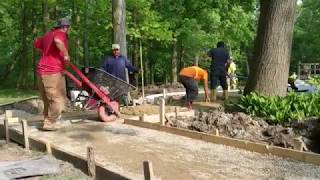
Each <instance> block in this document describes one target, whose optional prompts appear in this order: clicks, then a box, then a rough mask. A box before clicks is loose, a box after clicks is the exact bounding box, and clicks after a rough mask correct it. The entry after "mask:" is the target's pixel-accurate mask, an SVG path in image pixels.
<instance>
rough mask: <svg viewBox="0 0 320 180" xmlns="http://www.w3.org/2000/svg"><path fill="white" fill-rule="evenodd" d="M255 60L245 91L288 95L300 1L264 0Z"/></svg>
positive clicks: (261, 1) (251, 66) (262, 0)
mask: <svg viewBox="0 0 320 180" xmlns="http://www.w3.org/2000/svg"><path fill="white" fill-rule="evenodd" d="M260 4H261V6H260V7H261V8H260V17H259V26H258V34H257V37H256V42H255V43H256V45H255V51H254V56H253V58H254V59H253V61H251V63H250V75H249V79H248V82H247V85H246V88H245V94H248V93H250V92H252V91H256V92H258V93H261V94H264V95H270V96H272V95H279V96H285V95H286V90H287V81H288V73H289V64H290V58H291V46H292V35H293V26H294V16H295V7H296V0H281V1H279V0H260Z"/></svg>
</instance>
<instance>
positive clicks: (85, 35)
mask: <svg viewBox="0 0 320 180" xmlns="http://www.w3.org/2000/svg"><path fill="white" fill-rule="evenodd" d="M85 3H86V5H85V7H86V8H85V11H84V24H85V27H87V23H88V11H87V10H88V0H86V2H85ZM87 31H88V30H87V28H85V29H84V32H83V50H84V56H83V65H84V67H89V47H88V32H87Z"/></svg>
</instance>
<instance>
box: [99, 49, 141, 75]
mask: <svg viewBox="0 0 320 180" xmlns="http://www.w3.org/2000/svg"><path fill="white" fill-rule="evenodd" d="M102 68H103V69H104V70H105V71H106V72H108V73H110V74H112V75H114V76H115V77H118V78H120V79H122V80H124V81H126V71H125V69H126V68H128V71H129V72H134V73H135V72H138V69H137V68H136V67H134V66H132V65H131V63H130V62H129V61H128V59H127V58H126V57H125V56H122V55H121V54H120V45H119V44H112V56H108V57H106V58H105V60H104V62H103V65H102Z"/></svg>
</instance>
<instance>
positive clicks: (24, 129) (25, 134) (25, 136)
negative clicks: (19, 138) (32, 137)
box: [21, 119, 30, 150]
mask: <svg viewBox="0 0 320 180" xmlns="http://www.w3.org/2000/svg"><path fill="white" fill-rule="evenodd" d="M21 123H22V134H23V139H24V147H25V148H26V149H27V150H29V149H30V145H29V132H28V123H27V120H25V119H23V120H22V121H21Z"/></svg>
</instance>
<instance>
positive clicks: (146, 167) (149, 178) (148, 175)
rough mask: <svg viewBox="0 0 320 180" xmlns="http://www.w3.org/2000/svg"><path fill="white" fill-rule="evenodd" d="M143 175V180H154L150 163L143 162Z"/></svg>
mask: <svg viewBox="0 0 320 180" xmlns="http://www.w3.org/2000/svg"><path fill="white" fill-rule="evenodd" d="M143 174H144V179H145V180H154V173H153V167H152V163H151V162H149V161H143Z"/></svg>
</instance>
